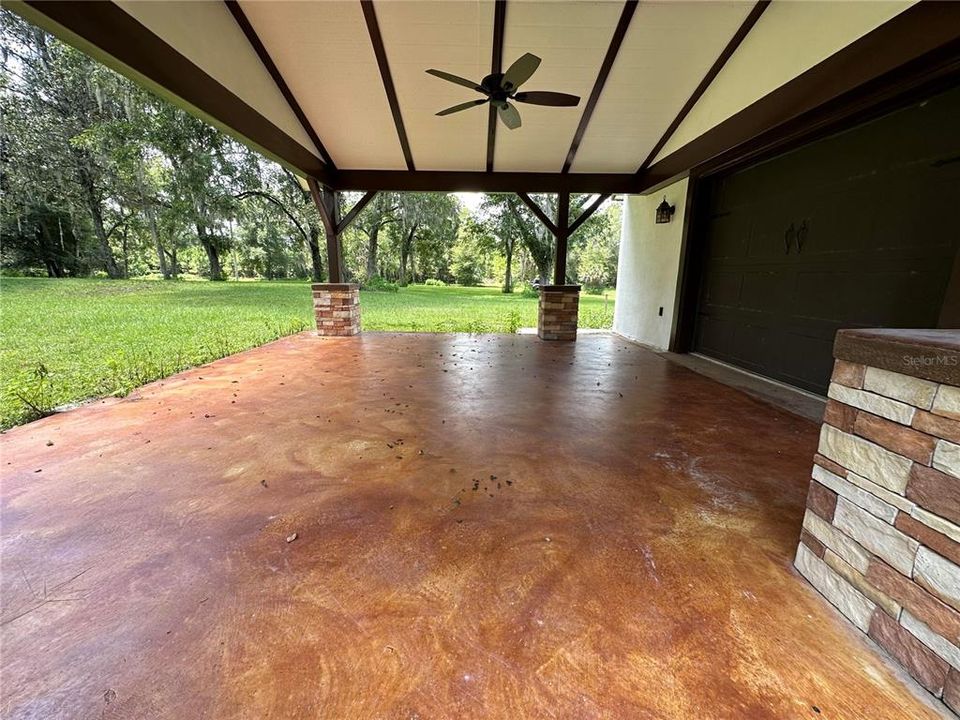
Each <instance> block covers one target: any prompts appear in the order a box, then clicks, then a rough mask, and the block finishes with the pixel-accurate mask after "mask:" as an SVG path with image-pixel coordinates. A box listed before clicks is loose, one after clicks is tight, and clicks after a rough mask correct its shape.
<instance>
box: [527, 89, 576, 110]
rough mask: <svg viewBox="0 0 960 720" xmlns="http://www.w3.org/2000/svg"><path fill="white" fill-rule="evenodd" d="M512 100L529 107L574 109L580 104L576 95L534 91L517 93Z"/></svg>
mask: <svg viewBox="0 0 960 720" xmlns="http://www.w3.org/2000/svg"><path fill="white" fill-rule="evenodd" d="M513 99H514V100H516V101H517V102H522V103H529V104H530V105H551V106H553V107H576V106H577V105H579V104H580V98H579V97H577V96H576V95H567V93H558V92H539V91H536V90H535V91H533V92H518V93H517V94H516V95H514V96H513Z"/></svg>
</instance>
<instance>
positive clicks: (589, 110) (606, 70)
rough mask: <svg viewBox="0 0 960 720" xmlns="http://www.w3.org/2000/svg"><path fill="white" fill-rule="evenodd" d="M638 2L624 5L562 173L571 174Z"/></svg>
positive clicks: (628, 0) (635, 0) (634, 0)
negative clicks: (571, 168)
mask: <svg viewBox="0 0 960 720" xmlns="http://www.w3.org/2000/svg"><path fill="white" fill-rule="evenodd" d="M637 4H638V0H626V2H625V3H624V4H623V11H622V12H621V13H620V20H619V21H617V27H616V29H615V30H614V31H613V37H612V38H610V46H609V47H608V48H607V54H606V55H605V56H604V58H603V64H602V65H600V71H599V72H598V73H597V79H596V82H594V83H593V90H591V91H590V97H589V98H588V99H587V104H586V106H585V107H584V108H583V115H581V116H580V124H579V125H577V131H576V132H575V133H574V134H573V142H571V143H570V150H569V151H567V159H566V160H565V161H564V163H563V169H562V170H561V172H570V167H571V166H572V165H573V160H574V158H575V157H576V156H577V150H578V149H579V148H580V142H581V141H582V140H583V136H584V133H586V132H587V125H589V124H590V118H592V117H593V111H594V109H596V107H597V102H599V100H600V94H601V93H602V92H603V86H604V85H606V83H607V77H608V76H609V75H610V69H611V68H612V67H613V61H614V60H616V59H617V53H619V52H620V46H621V45H622V44H623V38H624V36H626V34H627V29H628V28H629V27H630V21H631V20H632V19H633V14H634V12H636V9H637Z"/></svg>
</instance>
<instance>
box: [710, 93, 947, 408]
mask: <svg viewBox="0 0 960 720" xmlns="http://www.w3.org/2000/svg"><path fill="white" fill-rule="evenodd" d="M956 117H960V88H957V89H954V90H951V91H949V92H947V93H944V94H942V95H941V96H938V97H936V98H932V99H930V100H928V101H927V102H925V103H922V104H919V105H918V106H916V107H914V108H909V109H907V110H903V111H900V112H899V113H895V114H893V115H890V116H888V117H886V118H881V119H879V120H876V121H874V122H872V123H869V124H867V125H865V126H862V127H860V128H856V129H853V130H851V131H848V132H845V133H843V134H840V135H837V136H834V137H831V138H827V139H825V140H821V141H819V142H817V143H814V144H812V145H808V146H806V147H803V148H800V149H798V150H795V151H793V152H791V153H789V154H787V155H784V156H781V157H779V158H775V159H772V160H769V161H766V162H764V163H761V164H758V165H755V166H753V167H750V168H747V169H745V170H739V171H736V172H733V173H729V174H727V175H725V176H722V177H718V178H715V179H711V180H710V181H708V182H707V183H706V186H705V188H704V190H705V192H704V193H701V197H704V205H705V207H706V208H708V209H709V212H707V213H705V214H704V215H702V216H701V217H703V218H704V219H703V221H702V224H699V225H696V226H695V230H694V232H696V233H702V235H703V237H702V239H699V240H698V239H697V238H694V243H693V244H694V245H696V244H697V242H699V243H700V244H701V245H702V248H703V250H702V252H703V254H704V256H705V257H704V262H703V266H702V267H703V269H702V270H701V281H700V283H701V284H700V289H699V295H698V311H697V314H696V321H695V322H696V324H695V328H694V348H695V349H696V350H698V351H700V352H703V353H705V354H708V355H711V356H713V357H716V358H719V359H721V360H725V361H727V362H730V363H733V364H736V365H739V366H741V367H744V368H746V369H748V370H753V371H755V372H758V373H761V374H764V375H768V376H770V377H773V378H776V379H778V380H783V381H785V382H789V383H792V384H794V385H797V386H799V387H803V388H805V389H808V390H813V391H816V392H820V393H825V392H826V388H827V385H828V382H829V377H830V370H831V367H832V352H831V350H832V344H833V338H834V336H835V334H836V331H837V330H838V329H840V328H842V327H904V328H911V327H936V325H937V321H938V318H939V316H940V310H941V307H942V304H943V300H944V297H945V295H946V290H947V286H948V284H949V282H950V275H951V271H952V268H953V264H954V258H955V257H956V255H957V252H958V249H960V231H958V230H957V229H956V228H957V221H956V218H957V216H958V210H960V133H957V132H956V131H955V127H956V125H955V120H953V119H952V118H956ZM948 118H949V119H950V120H949V121H948ZM801 238H802V244H801V243H800V242H798V239H801ZM788 241H789V242H788Z"/></svg>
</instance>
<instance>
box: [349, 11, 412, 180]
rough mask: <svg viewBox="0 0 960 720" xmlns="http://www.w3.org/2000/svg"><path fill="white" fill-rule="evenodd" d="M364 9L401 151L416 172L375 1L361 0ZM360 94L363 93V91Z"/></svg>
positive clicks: (408, 166)
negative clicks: (381, 33)
mask: <svg viewBox="0 0 960 720" xmlns="http://www.w3.org/2000/svg"><path fill="white" fill-rule="evenodd" d="M360 5H361V6H362V7H363V19H364V20H366V21H367V32H368V33H369V34H370V42H371V43H372V44H373V54H374V55H376V57H377V65H378V66H379V68H380V78H381V80H383V89H384V91H385V92H386V93H387V102H388V103H389V104H390V112H391V113H392V114H393V124H394V125H396V126H397V138H398V139H399V140H400V149H401V150H403V159H404V160H405V161H406V163H407V170H415V169H416V168H415V167H414V164H413V153H411V152H410V142H409V141H408V140H407V130H406V128H405V127H404V126H403V115H402V114H401V113H400V101H399V100H397V89H396V88H395V87H394V86H393V76H392V75H391V74H390V64H389V63H388V62H387V51H386V50H385V49H384V47H383V37H382V36H381V35H380V24H379V23H378V22H377V12H376V10H374V9H373V0H360ZM360 92H363V90H362V89H361V90H360Z"/></svg>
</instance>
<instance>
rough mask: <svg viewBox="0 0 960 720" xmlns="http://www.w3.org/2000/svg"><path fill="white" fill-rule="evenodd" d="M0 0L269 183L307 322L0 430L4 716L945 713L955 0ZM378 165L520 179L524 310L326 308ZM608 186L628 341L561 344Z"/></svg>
mask: <svg viewBox="0 0 960 720" xmlns="http://www.w3.org/2000/svg"><path fill="white" fill-rule="evenodd" d="M6 5H7V6H8V7H9V8H11V9H12V10H13V11H14V12H17V13H18V14H20V15H22V16H23V17H24V18H26V19H27V20H30V21H31V22H33V23H35V24H37V25H38V26H40V27H42V28H45V29H47V30H49V31H50V32H52V33H54V34H56V35H57V36H58V37H60V38H62V39H64V40H65V41H67V42H69V43H72V44H73V45H75V46H76V47H78V48H80V49H81V50H84V51H86V52H88V53H90V54H91V55H93V56H94V57H96V58H98V59H101V60H102V61H103V62H104V63H106V64H107V65H109V66H110V67H113V68H114V69H116V70H118V71H119V72H121V73H124V74H125V75H127V76H129V77H131V78H133V79H135V80H137V81H139V82H141V83H142V84H144V85H145V86H146V87H148V88H150V89H152V90H153V91H155V92H157V93H159V94H160V95H161V96H163V97H165V98H167V99H169V100H171V101H172V102H174V103H177V104H178V105H180V106H182V107H184V108H186V109H187V110H189V111H190V112H193V113H194V114H196V115H198V116H200V117H202V118H204V119H206V120H208V121H209V122H211V123H212V124H214V125H216V126H217V127H219V128H221V129H222V130H224V131H226V132H228V133H230V134H231V135H233V136H234V137H236V138H238V139H240V140H241V141H243V142H245V143H247V144H248V145H250V146H251V147H253V148H255V149H257V150H259V151H261V152H262V153H264V154H265V155H266V156H268V157H270V158H272V159H274V160H276V161H277V162H279V163H281V164H282V165H283V166H284V167H286V168H287V169H289V170H291V171H292V172H294V173H296V174H297V176H298V177H299V178H301V180H302V181H303V183H304V187H309V190H310V191H311V195H312V198H313V201H314V203H315V204H316V208H317V211H318V212H319V214H320V215H321V216H322V220H323V224H324V230H325V234H326V250H327V262H326V264H325V267H326V268H327V269H328V272H329V278H328V280H329V282H327V283H321V284H316V285H314V286H313V304H314V310H315V315H316V320H317V330H318V332H310V333H303V334H300V335H296V336H293V337H290V338H287V339H284V340H281V341H278V342H275V343H273V344H270V345H266V346H264V347H261V348H259V349H256V350H251V351H248V352H244V353H241V354H239V355H235V356H232V357H229V358H226V359H224V360H221V361H218V362H215V363H213V364H211V365H208V366H204V367H201V368H197V369H195V370H192V371H189V372H186V373H183V374H181V375H178V376H175V377H172V378H169V379H167V380H164V381H161V382H158V383H154V384H153V385H150V386H147V387H145V388H142V389H141V390H140V391H138V392H136V393H135V394H134V395H132V396H130V397H128V398H126V399H124V400H112V401H103V402H99V403H96V404H93V405H88V406H85V407H82V408H79V409H77V410H74V411H71V412H69V413H65V414H60V415H55V416H53V417H49V418H46V419H44V420H41V421H38V422H36V423H32V424H30V425H28V426H25V427H22V428H18V429H15V430H13V431H11V432H8V433H5V434H4V435H3V436H2V437H0V448H2V450H3V471H2V475H0V478H2V483H3V486H2V502H3V506H2V511H3V517H2V520H3V545H2V560H3V569H4V571H3V573H2V591H3V607H2V620H0V622H2V634H3V651H4V652H3V659H2V670H0V674H2V681H3V690H4V692H3V697H2V706H0V711H2V713H3V715H4V716H5V717H11V718H34V717H43V718H46V717H104V718H109V717H117V718H120V717H124V718H126V717H157V718H185V717H212V718H241V717H243V718H267V717H277V718H281V717H282V718H301V717H329V718H351V719H352V718H406V719H409V720H413V719H414V718H446V717H477V718H480V717H491V718H541V717H557V718H569V717H577V718H581V717H583V718H650V719H651V720H652V719H660V718H677V719H680V718H741V717H742V718H751V720H753V719H754V718H757V719H759V718H771V719H773V718H802V717H811V718H813V717H824V718H847V719H849V720H853V719H859V718H870V719H871V720H883V719H885V718H889V719H890V720H893V719H895V718H905V717H909V718H933V717H938V716H945V715H946V714H948V713H950V712H951V710H952V711H953V712H956V711H957V710H958V709H960V494H958V493H957V490H956V487H957V482H958V481H960V480H958V479H960V372H958V370H957V368H958V367H960V338H958V334H957V331H956V330H952V331H951V330H949V328H956V327H957V324H958V323H960V252H958V248H960V245H958V242H957V239H956V233H955V222H954V220H955V207H956V195H955V190H956V188H958V187H960V175H958V174H957V168H958V167H960V166H958V165H957V163H956V160H957V152H960V149H958V146H957V136H956V133H955V117H956V114H955V108H956V107H957V106H958V104H960V91H958V89H957V88H960V4H955V3H926V2H925V3H913V2H907V1H904V2H857V3H831V4H826V5H821V4H817V3H795V2H787V1H786V0H776V1H775V2H766V1H765V0H761V1H760V2H724V3H720V2H717V3H683V2H669V3H658V2H636V0H626V1H625V2H619V1H617V2H565V3H555V2H519V1H518V2H514V0H510V2H509V3H508V2H504V1H503V0H497V1H495V2H494V1H489V2H488V1H486V0H481V1H480V2H447V3H432V2H386V1H385V0H376V1H375V2H374V1H373V0H360V1H359V2H353V1H352V0H350V1H349V2H347V1H344V2H312V3H286V2H271V3H267V2H251V1H248V0H243V1H242V2H226V3H221V2H212V1H207V2H192V3H180V2H154V3H135V2H121V1H117V2H99V3H91V2H36V1H33V0H26V1H25V2H10V3H7V4H6ZM531 56H532V57H533V58H534V60H536V63H533V61H532V60H530V59H529V58H530V57H531ZM524 58H527V59H526V60H524ZM517 62H519V63H521V65H522V64H524V63H526V64H527V69H528V70H529V69H530V67H531V66H535V67H534V71H535V72H536V74H535V75H533V77H534V78H535V80H536V82H534V81H531V83H530V86H529V87H530V91H529V92H530V95H527V97H526V99H527V100H529V99H530V97H531V96H535V95H534V94H536V95H539V96H540V98H541V99H543V98H544V96H543V95H541V93H543V92H546V93H550V94H551V98H552V99H550V102H543V103H541V104H540V106H537V104H536V103H534V104H533V105H532V106H530V107H528V106H527V104H523V107H522V109H521V111H518V112H521V113H522V121H523V124H522V125H520V126H518V125H517V122H518V120H517V117H516V116H515V115H514V114H512V113H513V112H514V111H516V107H514V106H513V105H512V103H514V102H517V103H521V104H522V103H524V100H523V99H522V98H521V96H522V95H524V94H525V93H526V92H527V86H526V85H524V87H523V88H522V92H514V91H516V90H517V88H516V87H514V86H513V85H512V84H511V83H509V82H507V80H508V79H509V77H510V74H511V70H510V68H513V67H514V64H515V63H517ZM531 63H532V65H531ZM438 69H439V71H440V73H441V74H437V72H436V71H437V70H438ZM425 70H430V71H431V74H427V73H426V72H424V71H425ZM442 73H453V74H454V75H455V76H456V77H457V78H459V79H460V81H456V80H455V81H453V82H444V81H443V79H442ZM463 78H467V79H466V80H463ZM528 78H529V74H527V77H526V78H524V82H526V79H528ZM473 82H476V83H477V85H476V86H474V87H471V83H473ZM464 83H466V85H464ZM534 85H536V90H534V89H533V88H534ZM478 92H479V93H480V94H481V95H484V96H485V97H486V98H487V99H483V98H479V97H478V96H477V94H476V93H478ZM557 93H562V94H563V95H564V96H565V97H566V100H563V102H560V100H559V99H558V97H557ZM569 96H575V98H576V99H577V103H576V104H573V103H572V101H569ZM464 101H467V103H471V101H472V104H471V107H472V108H473V109H469V108H467V109H464V110H463V111H462V112H460V111H458V112H456V113H453V114H444V113H438V111H440V110H442V109H443V108H449V107H450V106H455V105H456V104H462V103H464ZM564 103H565V104H564ZM484 104H488V107H481V106H482V105H484ZM474 105H475V106H476V107H473V106H474ZM506 105H509V106H510V107H512V108H513V109H512V110H509V109H508V108H507V107H505V106H506ZM898 113H899V114H898ZM438 115H439V116H438ZM874 122H875V123H876V124H871V123H874ZM878 128H879V129H878ZM904 128H906V130H905V129H904ZM835 138H840V140H837V141H835ZM890 138H894V140H891V139H890ZM904 138H909V140H910V142H907V141H906V140H904ZM844 143H846V144H844ZM878 148H879V149H880V150H882V152H881V151H880V150H878ZM793 151H797V152H796V153H794V154H791V153H793ZM783 157H786V158H787V160H786V161H782V158H783ZM774 161H776V162H774ZM757 168H759V170H758V169H757ZM838 178H839V180H838ZM851 178H853V179H855V180H857V183H850V182H847V181H849V180H850V179H851ZM380 191H410V192H417V191H442V192H455V191H476V192H489V193H516V194H517V195H518V196H520V198H522V200H523V201H524V203H526V204H527V206H528V207H529V208H530V210H531V212H532V213H533V214H534V215H535V216H536V217H537V219H538V221H539V222H540V223H541V224H542V225H543V227H545V228H546V230H547V231H548V232H549V234H550V235H551V236H552V237H553V238H554V240H553V247H554V268H553V285H544V286H543V287H541V288H540V300H539V303H540V325H539V328H538V330H539V337H533V336H511V335H500V336H487V335H479V336H466V335H464V336H458V335H415V334H414V335H399V334H375V333H374V334H371V333H367V334H360V331H361V326H362V321H361V315H362V310H361V308H360V307H359V294H358V289H357V286H356V285H354V284H351V283H350V282H346V281H347V280H349V278H346V277H344V276H343V273H342V267H341V265H342V263H341V248H340V245H341V234H342V232H343V230H344V229H345V228H346V227H347V225H349V223H350V222H352V221H353V220H354V219H355V218H356V217H357V215H358V214H359V213H360V212H362V211H363V208H364V206H365V204H367V203H368V202H369V201H370V199H371V198H372V197H373V195H374V194H375V193H377V192H380ZM801 191H803V192H801ZM347 192H358V193H362V194H358V195H357V196H355V197H354V198H353V199H354V200H357V198H359V199H358V200H357V202H356V204H355V205H354V206H353V207H352V208H350V207H347V203H346V202H345V199H346V196H345V195H344V193H347ZM533 193H543V194H548V193H549V194H552V195H555V196H556V213H555V214H552V215H551V214H549V213H547V212H544V210H543V205H542V202H541V201H542V199H543V198H542V196H541V197H540V198H539V199H538V198H537V197H536V196H535V195H533ZM804 193H805V194H804ZM613 194H617V195H622V196H625V212H624V229H623V233H622V236H621V255H620V271H619V280H618V302H617V309H616V317H615V322H614V330H615V331H616V332H617V333H618V334H619V335H620V337H618V336H614V335H606V334H604V335H583V336H581V337H580V338H579V339H578V338H577V312H578V298H579V291H580V288H579V286H578V285H576V284H574V282H573V281H572V280H571V278H570V277H569V274H568V273H567V268H566V262H567V243H568V239H569V238H570V236H571V235H572V234H573V233H574V232H575V231H576V230H577V228H578V226H579V225H580V224H581V223H582V222H583V220H584V219H585V218H586V217H587V215H588V214H589V213H590V212H593V211H595V210H596V209H597V208H598V207H599V206H600V205H601V203H602V202H603V201H604V200H605V199H606V198H608V197H609V196H611V195H613ZM572 196H573V199H571V198H572ZM578 196H579V197H578ZM661 198H662V199H661ZM838 258H839V259H838ZM306 292H307V288H306V287H304V293H305V294H306ZM771 308H773V310H771ZM877 326H880V327H906V328H933V327H938V328H941V330H940V331H938V332H907V333H903V332H901V333H899V334H885V333H884V332H878V333H870V332H866V331H863V332H860V333H859V334H858V333H856V332H854V333H853V334H847V335H844V333H843V331H842V329H843V328H850V327H855V328H863V327H867V328H870V327H877ZM838 330H841V332H840V333H839V334H838ZM333 335H338V336H349V337H329V336H333ZM626 338H629V339H630V340H632V341H636V342H635V343H634V342H628V341H627V339H626ZM834 338H838V339H837V341H836V343H835V342H834ZM564 340H565V341H568V342H562V341H564ZM572 340H576V342H569V341H572ZM544 341H555V342H544ZM643 345H646V346H648V347H643ZM667 349H669V350H671V351H675V352H678V353H686V352H692V351H697V352H700V353H701V354H703V355H707V356H709V357H712V358H714V359H719V360H721V361H725V362H730V363H732V364H733V365H736V366H738V367H740V368H745V369H747V370H749V371H752V372H756V373H758V374H759V375H762V376H764V378H766V379H765V380H764V382H768V380H769V379H770V378H773V379H775V380H777V381H779V382H780V383H781V384H780V385H778V386H777V387H778V388H779V390H778V392H779V391H783V390H784V387H785V385H789V386H790V387H789V388H787V390H788V391H789V392H794V393H795V392H799V390H797V388H802V389H804V390H806V391H809V392H812V393H816V394H817V395H818V396H823V395H829V398H830V401H829V403H827V411H826V414H825V419H824V425H823V429H821V428H820V426H819V425H818V424H817V423H815V422H811V421H809V420H806V419H803V418H801V417H798V416H797V415H794V414H791V413H789V412H787V411H785V410H782V409H779V408H777V407H774V406H772V405H769V404H765V403H763V402H760V401H758V400H756V399H754V398H753V397H751V396H750V395H747V394H745V393H743V392H741V391H739V390H737V389H734V388H733V387H731V386H729V385H726V384H721V383H719V382H716V381H714V380H712V379H709V378H708V377H706V376H704V375H702V374H698V373H696V372H693V371H691V370H689V369H687V368H685V367H683V366H682V365H681V364H680V363H678V362H675V358H671V357H670V356H669V355H667V354H664V353H663V352H658V351H663V350H667ZM834 358H836V365H834ZM831 373H832V374H831ZM784 384H785V385H784ZM808 399H809V397H808ZM814 400H816V401H817V402H821V403H822V402H823V400H824V398H822V397H818V398H814ZM818 433H819V440H818ZM814 462H816V465H815V466H814V468H813V477H814V482H812V483H811V479H810V478H811V465H812V464H813V463H814ZM805 499H806V503H807V505H806V508H805ZM798 542H799V543H800V544H799V549H798ZM795 564H796V568H799V572H798V570H797V569H795V567H794V565H795ZM801 573H802V576H801ZM804 578H806V579H804ZM807 581H809V583H808V582H807ZM814 588H816V590H815V589H814ZM818 590H819V592H820V593H822V594H818V592H817V591H818ZM828 601H829V602H828ZM831 604H832V606H831ZM841 613H842V614H841ZM858 629H859V631H858ZM874 643H876V644H874ZM887 653H888V654H887ZM894 660H895V661H894ZM921 688H925V689H926V691H927V692H923V691H922V690H921ZM948 708H950V709H948Z"/></svg>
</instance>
